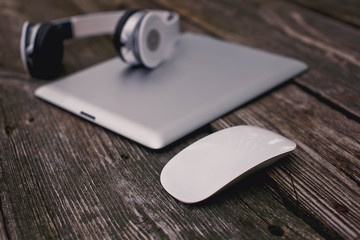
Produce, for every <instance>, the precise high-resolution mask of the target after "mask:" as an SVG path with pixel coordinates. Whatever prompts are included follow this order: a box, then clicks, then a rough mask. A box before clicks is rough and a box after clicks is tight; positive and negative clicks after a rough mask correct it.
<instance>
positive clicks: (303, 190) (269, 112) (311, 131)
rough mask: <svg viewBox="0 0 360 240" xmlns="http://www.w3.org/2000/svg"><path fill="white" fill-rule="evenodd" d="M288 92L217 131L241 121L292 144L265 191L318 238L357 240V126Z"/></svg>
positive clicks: (225, 122) (359, 176)
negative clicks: (288, 158) (294, 146)
mask: <svg viewBox="0 0 360 240" xmlns="http://www.w3.org/2000/svg"><path fill="white" fill-rule="evenodd" d="M294 88H296V87H295V86H287V87H286V88H285V89H284V90H281V91H276V92H274V93H271V94H270V95H269V96H266V97H265V98H264V99H261V101H256V102H254V103H252V104H251V105H249V106H247V107H246V108H241V109H239V110H237V111H235V112H234V113H233V114H230V115H229V116H227V117H225V118H224V119H222V120H219V121H217V124H219V127H220V128H223V127H228V126H232V125H237V124H240V123H242V122H243V121H245V122H246V123H247V124H255V125H258V126H262V127H265V128H267V129H273V130H274V131H276V132H279V133H281V134H283V135H285V136H288V137H289V138H290V139H293V140H294V141H295V142H296V143H297V145H298V147H297V150H296V154H295V155H292V156H291V161H288V162H284V163H282V164H281V166H280V167H279V168H273V169H271V170H270V171H269V176H270V178H269V184H270V186H271V187H273V188H274V189H275V191H280V195H281V199H282V200H283V201H284V204H285V205H287V206H288V207H289V208H290V209H293V211H294V212H296V213H297V214H298V215H299V216H303V218H304V219H307V220H308V221H309V224H310V223H311V222H312V225H313V227H314V228H315V229H316V230H318V231H319V232H322V233H323V234H325V233H331V232H332V233H334V232H338V233H340V235H341V236H342V237H344V238H350V239H356V238H358V237H359V236H360V231H359V229H360V227H359V221H358V219H360V208H359V204H358V203H359V201H360V194H359V193H360V189H359V186H360V184H359V183H360V174H359V173H360V160H359V159H360V140H359V139H360V124H359V123H358V122H356V121H352V120H349V119H348V118H347V117H346V116H344V115H342V114H341V113H339V112H337V111H334V110H331V109H330V108H329V107H328V106H326V105H322V104H319V102H318V101H317V100H316V99H314V98H313V97H309V96H307V95H306V94H305V93H304V92H302V91H298V90H297V89H294ZM295 189H296V190H295ZM294 191H295V192H294ZM309 214H310V215H311V216H309ZM324 223H326V225H328V226H327V227H324V225H323V224H324ZM318 224H319V225H318ZM332 237H335V236H332Z"/></svg>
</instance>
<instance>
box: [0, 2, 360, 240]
mask: <svg viewBox="0 0 360 240" xmlns="http://www.w3.org/2000/svg"><path fill="white" fill-rule="evenodd" d="M269 2H270V4H268V3H266V4H265V3H264V2H263V1H261V2H259V1H253V2H250V3H241V4H242V5H241V6H239V5H238V4H239V3H236V6H233V5H229V4H230V3H229V2H224V1H223V2H211V1H208V2H206V4H203V5H201V2H200V3H192V2H191V3H187V2H181V3H180V2H178V3H176V2H173V3H172V4H169V5H167V3H164V2H162V1H157V2H155V3H153V2H145V3H144V2H143V1H137V2H130V1H125V2H122V1H119V2H112V1H108V2H95V1H94V2H92V1H88V2H86V3H85V4H82V3H83V1H80V0H79V1H75V2H72V3H70V2H67V1H59V2H58V1H56V2H47V1H40V0H39V1H37V2H36V3H35V2H34V4H35V5H37V4H39V5H40V4H42V5H41V6H43V9H46V11H43V10H42V9H38V8H27V7H24V6H26V4H25V3H24V2H21V1H8V0H4V1H2V2H1V3H0V9H2V10H1V11H4V14H3V15H0V18H1V19H2V20H4V21H0V29H1V32H4V30H3V29H5V30H9V34H8V35H7V36H5V37H4V38H1V39H0V43H1V45H2V46H5V45H3V44H5V43H6V42H7V41H8V42H9V45H6V46H9V47H8V48H6V49H4V50H2V49H3V48H2V49H1V50H0V51H1V54H0V68H1V69H8V70H11V71H14V72H15V71H16V72H19V71H22V69H21V68H22V67H21V65H20V60H19V57H18V55H17V47H18V46H17V45H18V43H17V42H16V41H14V40H13V39H18V38H19V36H20V30H21V25H22V22H23V20H25V19H28V18H30V19H31V20H32V21H34V22H36V21H43V20H44V19H47V20H50V19H54V18H58V17H64V16H69V15H75V14H80V13H83V12H89V11H100V10H112V9H114V8H116V9H121V8H123V7H139V6H140V7H142V6H144V7H159V6H160V7H161V6H165V7H168V8H170V9H175V10H179V11H180V12H181V13H182V14H183V16H185V19H184V18H183V19H184V20H185V22H186V20H187V19H190V20H191V21H192V22H195V23H197V24H198V26H200V28H203V29H204V30H205V31H209V32H211V33H213V34H215V35H217V36H221V37H224V38H225V39H229V40H232V41H236V42H241V43H244V44H246V45H251V46H254V47H260V48H263V49H266V50H270V51H274V52H280V53H283V54H285V55H289V56H293V57H296V58H300V59H302V60H304V61H305V62H308V63H309V61H310V63H311V68H312V70H311V71H310V73H308V74H306V75H303V76H302V77H301V78H300V79H296V81H297V82H298V83H299V84H301V85H302V86H304V87H306V88H308V89H310V90H311V91H314V92H315V93H317V94H319V95H320V96H323V97H324V98H326V99H329V101H331V102H333V103H334V104H335V105H340V106H341V107H342V108H343V109H347V108H348V109H347V111H349V112H350V113H352V114H355V115H356V114H357V113H356V111H357V110H356V111H355V113H354V112H352V111H354V110H353V109H354V107H353V105H356V104H357V103H358V99H355V100H354V95H356V94H357V95H358V92H359V90H358V88H356V86H355V87H354V84H355V85H356V82H357V81H358V77H356V76H357V75H356V74H358V69H357V66H356V64H352V63H351V59H352V56H355V61H357V60H356V59H358V54H359V50H358V46H357V45H356V44H354V43H353V42H352V41H353V40H354V39H357V36H358V35H357V34H356V31H354V30H353V29H351V28H348V27H346V26H345V25H341V24H338V23H336V22H334V21H331V20H329V19H326V18H322V17H319V16H318V15H316V14H313V13H311V12H307V11H306V10H303V9H300V8H296V7H293V6H292V5H289V4H286V3H281V2H279V3H277V2H275V1H269ZM228 6H231V7H228ZM241 7H242V8H243V9H247V10H246V11H245V10H240V9H239V8H241ZM297 14H298V15H297ZM299 16H300V17H299ZM197 18H199V19H197ZM231 20H232V21H231ZM304 21H305V26H306V29H305V30H304V29H302V27H303V26H304ZM309 23H311V24H314V25H315V26H314V28H315V30H311V28H309V27H308V24H309ZM236 24H238V25H239V26H235V25H236ZM306 24H307V25H306ZM322 25H324V26H325V27H324V28H323V27H322ZM189 28H192V29H194V30H199V29H200V28H197V27H196V26H191V25H186V26H185V29H189ZM294 31H295V33H301V34H300V36H306V37H308V36H309V38H310V40H311V41H310V42H307V39H308V38H300V39H299V38H298V37H299V35H298V34H295V35H293V33H294ZM303 31H304V32H303ZM332 31H333V32H337V33H339V34H340V33H346V34H344V35H345V36H346V37H344V38H338V37H336V36H335V37H334V39H332V41H330V40H326V44H327V45H326V46H325V47H321V45H320V46H318V45H317V44H318V42H319V40H320V39H321V34H322V33H323V35H325V36H331V33H332ZM264 32H270V33H271V34H269V36H267V39H266V40H264V39H263V35H264V34H263V33H264ZM4 39H5V40H6V41H5V40H4ZM269 39H271V41H270V40H269ZM294 39H295V40H294ZM292 41H295V43H293V42H292ZM290 43H291V44H290ZM314 43H315V44H314ZM66 44H67V50H68V51H67V53H66V55H65V59H64V60H65V61H64V62H65V67H66V71H67V72H73V71H76V70H79V69H81V68H84V67H86V66H89V65H91V64H93V63H96V62H99V61H102V60H103V59H106V58H108V57H111V56H114V55H115V53H114V52H113V50H112V46H111V41H110V39H109V38H106V37H105V38H96V39H89V40H79V41H71V42H68V43H66ZM294 46H296V47H294ZM328 46H330V48H328ZM331 47H332V48H331ZM337 48H339V49H340V50H339V51H340V53H339V54H340V55H338V54H337V52H336V51H334V49H335V50H336V49H337ZM89 49H91V50H89ZM351 49H353V50H354V52H353V53H351V54H350V58H348V59H346V57H345V58H344V59H345V60H344V59H343V57H344V56H347V55H346V54H348V51H350V50H351ZM15 53H16V55H15ZM324 53H327V54H328V56H327V57H326V58H325V59H324V61H322V60H323V59H322V58H323V57H324V56H323V55H324ZM341 53H346V54H345V55H344V54H343V56H342V55H341ZM336 63H338V65H339V66H336ZM353 69H354V71H353ZM314 71H315V72H314ZM324 80H326V81H330V82H329V83H326V84H325V83H324ZM345 80H346V81H345ZM27 81H28V80H27V77H26V76H24V75H19V74H15V73H11V72H3V71H1V76H0V91H1V95H0V100H1V107H2V113H1V115H0V117H1V120H0V126H1V130H0V142H1V156H0V157H1V168H2V174H1V180H0V186H1V201H2V203H1V206H2V209H3V212H4V223H5V226H6V228H7V231H8V235H9V236H10V237H15V238H17V237H19V238H49V237H52V238H58V237H63V238H76V237H82V238H106V237H109V238H113V237H119V238H124V239H126V238H128V239H134V238H144V237H149V238H150V237H153V238H184V237H189V236H193V237H198V238H201V237H213V238H231V237H234V238H251V237H253V238H260V237H261V238H271V237H273V236H276V235H283V236H285V237H287V238H291V239H292V238H311V239H314V238H321V237H326V238H341V237H344V238H354V239H355V238H357V237H358V236H359V232H358V229H359V226H358V223H357V222H358V221H356V220H357V219H359V207H358V206H357V203H358V202H359V200H360V199H359V195H358V192H359V189H358V188H359V179H360V177H359V161H358V160H359V158H360V154H359V140H358V139H359V124H358V122H356V121H355V122H354V121H353V120H351V119H348V118H346V117H345V116H343V115H341V114H340V113H339V112H337V111H335V110H333V109H331V108H329V107H328V106H325V105H323V104H322V103H321V102H319V101H318V100H317V99H315V98H313V97H310V96H309V95H308V94H306V93H304V92H303V91H302V90H301V89H299V88H297V87H296V86H293V85H291V86H287V87H285V88H280V89H277V91H276V92H275V93H272V94H270V95H268V96H265V97H264V98H261V99H258V100H259V101H256V102H252V103H251V104H248V105H247V106H246V107H244V108H241V109H239V110H237V111H236V112H235V113H233V114H229V115H227V116H226V117H224V118H223V119H222V120H219V121H216V122H214V123H213V124H212V126H213V128H214V129H221V128H223V127H224V126H230V125H237V124H243V123H248V124H255V125H259V126H265V127H266V128H269V129H272V130H275V131H277V132H279V133H282V134H284V135H285V136H288V137H289V138H291V139H293V140H295V141H296V142H297V143H298V149H297V150H296V152H295V153H294V154H292V155H291V156H290V157H288V158H286V159H285V160H284V161H282V162H281V163H280V164H278V165H277V166H276V167H271V168H269V169H268V170H267V171H264V172H261V173H259V174H257V175H256V176H254V177H252V178H248V179H246V181H244V182H243V183H240V184H237V185H235V186H234V187H233V188H231V189H229V190H227V191H226V192H225V193H221V194H219V195H218V196H215V198H213V199H210V200H209V201H207V202H205V203H203V204H200V205H196V206H188V205H183V204H181V203H178V202H176V201H175V200H173V199H172V198H171V197H170V196H169V195H167V194H166V193H165V192H164V190H163V189H162V188H161V186H160V184H159V179H158V178H159V174H160V171H161V169H162V167H163V166H164V165H165V163H166V162H167V161H168V160H169V159H170V158H171V157H172V156H173V155H175V153H177V152H179V151H180V150H181V149H182V148H183V147H185V146H187V145H188V144H189V143H191V142H193V141H195V139H198V138H200V137H201V136H204V135H206V134H207V133H208V132H209V131H211V129H209V128H204V129H201V130H200V131H198V132H196V133H195V134H193V135H191V136H189V137H187V138H185V139H182V141H181V142H177V143H175V144H173V145H171V146H170V147H168V148H166V149H164V150H161V151H152V150H149V149H146V148H144V147H141V146H139V145H137V144H136V143H133V142H131V141H128V140H127V139H125V138H122V137H120V136H118V135H116V134H113V133H111V132H108V131H106V130H103V129H102V128H99V127H97V126H94V125H92V124H90V123H88V122H86V121H83V120H80V119H79V118H77V117H75V116H72V115H71V114H68V113H65V112H63V111H62V110H59V109H57V108H55V107H52V106H50V105H48V104H46V103H43V102H41V101H39V100H36V99H34V96H33V90H34V89H35V87H36V86H39V85H40V84H42V83H45V81H34V82H27ZM317 81H320V83H317ZM337 81H339V82H341V81H343V82H341V83H340V84H339V83H336V82H337ZM344 81H345V82H344ZM348 81H349V82H348ZM307 82H309V86H308V85H306V84H307ZM316 84H318V85H316ZM323 84H325V86H323ZM314 86H315V87H314ZM319 86H320V87H324V89H323V90H322V91H320V92H319V89H318V88H319ZM330 87H332V89H329V88H330ZM349 88H350V89H351V88H353V90H351V91H350V92H348V91H349ZM332 91H334V92H332ZM339 92H343V93H344V94H343V95H344V96H343V98H344V99H345V100H341V101H340V100H339V101H338V100H337V99H336V98H335V97H333V96H338V95H339ZM348 95H350V96H348ZM352 100H354V101H353V102H352V103H349V101H352ZM348 104H349V105H348ZM351 104H353V105H351ZM348 106H350V107H348ZM355 109H356V106H355ZM356 116H357V115H356ZM3 143H4V144H3ZM294 189H295V190H294ZM316 232H317V233H316ZM319 234H320V235H321V236H320V235H319Z"/></svg>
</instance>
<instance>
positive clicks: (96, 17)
mask: <svg viewBox="0 0 360 240" xmlns="http://www.w3.org/2000/svg"><path fill="white" fill-rule="evenodd" d="M129 11H130V12H131V11H132V10H122V11H112V12H103V13H90V14H85V15H80V16H73V17H69V18H62V19H57V20H53V21H51V22H42V23H37V24H35V25H34V24H31V23H29V22H25V23H24V25H23V29H22V34H21V39H20V53H21V60H22V62H23V65H24V68H25V70H26V71H27V72H29V73H30V75H31V76H34V77H39V78H52V77H53V76H55V75H56V73H58V72H59V69H60V68H61V60H62V56H63V54H62V52H63V48H64V47H63V40H64V39H69V38H85V37H91V36H98V35H114V39H116V40H119V41H120V42H119V44H114V46H115V48H116V50H117V51H122V50H121V49H122V48H124V49H125V48H126V49H125V50H126V51H132V52H134V53H135V54H138V55H139V56H141V57H138V58H139V60H137V61H134V62H128V59H126V62H128V63H129V64H130V65H136V64H141V65H144V66H145V67H148V68H155V67H156V66H157V65H159V64H160V63H161V62H162V61H163V60H164V59H165V55H166V54H165V53H167V52H169V51H168V48H169V46H171V45H173V43H174V40H175V39H177V36H178V34H179V15H178V14H177V13H174V12H170V11H165V10H139V12H140V13H141V15H142V16H145V15H146V16H152V17H151V18H150V20H149V21H150V22H151V23H148V21H147V20H144V21H143V18H141V19H138V21H137V22H136V24H135V25H134V24H132V25H133V27H131V28H130V29H128V28H129V25H128V24H127V23H126V24H127V25H126V24H125V25H126V26H127V27H126V26H125V27H126V29H125V30H126V31H125V30H124V29H123V27H124V26H122V27H121V29H118V28H119V27H117V25H118V22H119V21H120V20H121V19H122V18H123V17H124V16H126V15H127V13H129ZM153 16H155V17H153ZM144 19H145V18H144ZM133 21H134V19H132V18H131V17H130V18H129V19H128V22H129V23H130V22H131V23H132V22H133ZM143 23H144V24H146V27H143V28H142V29H141V30H139V28H138V26H145V25H143ZM130 25H131V24H130ZM123 31H124V32H127V33H129V34H128V35H129V36H126V37H125V39H122V38H123V37H124V34H123ZM138 31H141V41H140V40H139V39H138V37H137V36H138V34H139V33H138ZM150 31H152V35H151V34H149V32H150ZM159 32H161V38H162V40H161V39H160V35H159V34H160V33H159ZM114 33H115V34H114ZM154 34H155V35H156V36H155V35H154ZM157 35H159V36H157ZM154 37H155V38H154ZM128 38H129V39H128ZM130 38H131V39H130ZM133 38H134V39H133ZM154 41H155V42H156V41H158V44H159V43H160V41H161V48H158V49H156V51H154V50H151V51H150V50H148V47H149V46H150V45H149V44H150V43H152V44H154ZM139 47H140V48H142V49H143V50H141V49H140V52H141V53H139ZM119 48H120V49H119ZM120 56H121V55H120ZM144 57H146V58H145V59H147V60H148V61H146V63H145V62H144V61H143V58H144ZM155 60H156V61H155ZM150 63H151V64H150Z"/></svg>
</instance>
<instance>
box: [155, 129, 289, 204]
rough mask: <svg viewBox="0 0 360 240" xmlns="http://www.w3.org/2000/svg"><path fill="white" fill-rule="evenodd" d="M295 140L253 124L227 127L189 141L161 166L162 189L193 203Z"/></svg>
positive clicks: (281, 153)
mask: <svg viewBox="0 0 360 240" xmlns="http://www.w3.org/2000/svg"><path fill="white" fill-rule="evenodd" d="M295 148H296V144H295V143H294V142H292V141H290V140H289V139H287V138H285V137H283V136H281V135H279V134H277V133H274V132H271V131H269V130H266V129H263V128H259V127H254V126H237V127H231V128H227V129H224V130H221V131H218V132H215V133H213V134H210V135H209V136H206V137H204V138H203V139H200V140H198V141H197V142H195V143H193V144H191V145H190V146H188V147H187V148H185V149H184V150H182V151H181V152H180V153H178V154H177V155H176V156H175V157H173V158H172V159H171V160H170V161H169V162H168V163H167V164H166V165H165V167H164V169H163V170H162V172H161V175H160V181H161V184H162V186H163V187H164V188H165V190H166V191H167V192H168V193H169V194H170V195H172V196H173V197H174V198H176V199H177V200H179V201H181V202H184V203H197V202H200V201H202V200H205V199H206V198H208V197H210V196H211V195H213V194H214V193H216V192H218V191H219V190H221V189H223V188H224V187H226V186H228V185H229V184H230V183H233V182H234V181H235V180H239V179H240V178H241V177H244V176H245V175H247V174H248V173H251V172H253V171H255V170H258V169H259V168H263V167H266V166H268V165H270V164H272V163H274V162H275V161H276V160H278V159H280V158H281V157H283V156H284V155H286V154H288V153H289V152H291V151H293V150H294V149H295Z"/></svg>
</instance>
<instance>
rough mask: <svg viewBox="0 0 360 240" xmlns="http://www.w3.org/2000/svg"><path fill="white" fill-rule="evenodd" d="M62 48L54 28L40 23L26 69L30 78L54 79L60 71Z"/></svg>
mask: <svg viewBox="0 0 360 240" xmlns="http://www.w3.org/2000/svg"><path fill="white" fill-rule="evenodd" d="M63 52H64V46H63V39H62V36H61V35H60V33H59V31H58V30H57V28H56V26H54V25H53V24H51V23H42V24H41V26H40V28H39V30H38V32H37V35H36V38H35V43H34V50H33V53H32V54H30V56H29V57H30V59H31V61H30V62H29V63H28V69H29V72H30V74H31V76H33V77H36V78H42V79H49V78H54V77H55V76H56V75H57V74H58V73H59V72H60V70H61V69H62V58H63Z"/></svg>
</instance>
